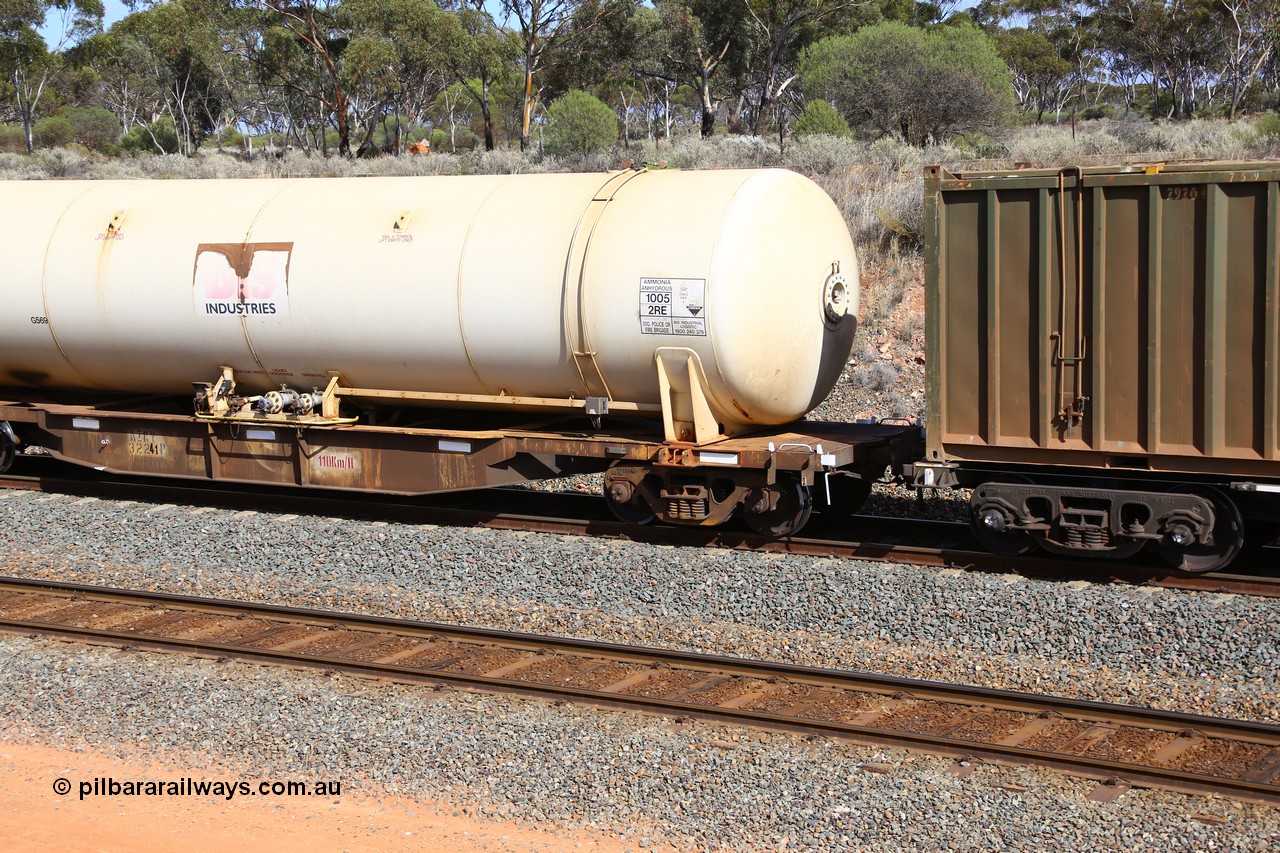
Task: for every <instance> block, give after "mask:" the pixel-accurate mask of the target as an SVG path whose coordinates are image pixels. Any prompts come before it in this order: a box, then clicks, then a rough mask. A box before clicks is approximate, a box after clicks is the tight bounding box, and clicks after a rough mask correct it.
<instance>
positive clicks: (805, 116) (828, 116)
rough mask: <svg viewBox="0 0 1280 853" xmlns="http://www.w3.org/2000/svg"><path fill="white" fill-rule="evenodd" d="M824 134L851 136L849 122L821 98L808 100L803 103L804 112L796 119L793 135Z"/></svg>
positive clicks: (797, 136) (798, 136)
mask: <svg viewBox="0 0 1280 853" xmlns="http://www.w3.org/2000/svg"><path fill="white" fill-rule="evenodd" d="M815 134H825V135H826V136H842V137H843V136H852V135H853V131H851V130H849V122H847V121H845V119H844V116H842V115H840V111H839V110H837V109H836V108H835V107H833V106H831V104H830V103H828V102H827V101H823V100H817V101H810V102H809V103H807V104H805V106H804V112H802V113H801V114H800V117H799V118H798V119H796V129H795V135H796V138H797V139H799V138H800V137H803V136H813V135H815Z"/></svg>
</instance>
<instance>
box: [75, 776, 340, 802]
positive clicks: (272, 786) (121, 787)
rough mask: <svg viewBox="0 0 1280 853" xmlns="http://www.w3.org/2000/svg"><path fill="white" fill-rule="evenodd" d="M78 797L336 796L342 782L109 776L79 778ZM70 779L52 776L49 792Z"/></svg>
mask: <svg viewBox="0 0 1280 853" xmlns="http://www.w3.org/2000/svg"><path fill="white" fill-rule="evenodd" d="M77 787H78V789H79V792H80V799H82V800H83V799H84V798H85V797H221V798H223V799H225V800H231V799H234V798H235V797H257V796H265V797H339V796H342V782H340V781H337V780H323V781H318V782H271V781H266V782H258V783H253V782H242V781H238V780H236V781H216V782H208V781H205V780H203V779H192V778H191V777H190V776H185V777H183V778H181V779H168V780H157V779H141V780H140V779H126V780H124V781H118V780H116V779H114V778H112V777H110V776H99V777H96V778H94V779H86V780H82V781H81V782H79V783H78V785H77ZM71 788H72V785H71V781H70V780H69V779H65V778H61V777H60V778H58V779H55V780H54V782H53V791H54V793H55V794H58V795H59V796H65V795H67V794H69V793H71Z"/></svg>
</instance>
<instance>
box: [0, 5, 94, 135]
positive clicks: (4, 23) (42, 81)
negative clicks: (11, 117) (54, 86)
mask: <svg viewBox="0 0 1280 853" xmlns="http://www.w3.org/2000/svg"><path fill="white" fill-rule="evenodd" d="M102 15H103V10H102V0H0V73H3V75H4V80H5V82H6V83H7V84H8V88H9V90H10V97H11V98H12V101H13V105H14V112H15V113H16V114H17V116H18V119H19V120H20V121H21V122H22V132H23V137H24V138H25V140H26V145H27V153H28V154H30V153H31V151H32V150H33V148H34V137H33V135H32V125H33V124H34V122H35V116H36V113H37V111H38V110H39V108H40V102H41V101H42V100H44V98H45V96H46V95H48V94H49V85H50V83H51V82H52V81H53V79H54V77H55V76H56V75H57V74H58V72H59V71H61V70H62V68H63V67H64V65H65V55H64V51H65V50H66V49H67V48H68V47H70V46H72V45H73V44H75V43H76V42H78V41H81V40H83V39H84V38H86V37H88V36H90V35H92V34H93V33H95V32H97V31H98V30H100V29H101V28H102ZM51 16H53V17H56V18H57V21H56V23H55V24H54V25H53V27H52V31H53V32H54V44H53V47H52V49H50V47H49V45H48V44H46V42H45V40H44V37H43V36H42V35H40V30H41V28H44V27H46V25H47V24H48V22H49V18H50V17H51Z"/></svg>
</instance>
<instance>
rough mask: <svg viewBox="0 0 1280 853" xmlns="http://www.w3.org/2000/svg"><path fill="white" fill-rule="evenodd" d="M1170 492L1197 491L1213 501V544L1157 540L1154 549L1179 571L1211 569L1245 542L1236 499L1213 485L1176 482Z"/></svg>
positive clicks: (1191, 493) (1232, 555)
mask: <svg viewBox="0 0 1280 853" xmlns="http://www.w3.org/2000/svg"><path fill="white" fill-rule="evenodd" d="M1170 491H1172V492H1180V493H1182V494H1188V495H1199V496H1200V497H1202V498H1207V499H1208V500H1209V502H1210V503H1212V504H1213V518H1214V521H1213V544H1212V545H1201V544H1198V543H1197V544H1195V545H1191V546H1190V547H1187V548H1180V547H1178V546H1177V545H1172V544H1165V543H1159V544H1157V545H1155V546H1154V547H1155V549H1156V553H1157V554H1159V555H1160V558H1161V559H1162V560H1164V561H1165V563H1167V564H1168V565H1169V566H1171V567H1172V568H1174V569H1176V570H1178V571H1180V572H1195V573H1199V572H1212V571H1214V570H1216V569H1220V568H1222V567H1223V566H1225V565H1227V564H1228V563H1230V562H1231V561H1232V560H1234V559H1235V558H1236V555H1238V554H1239V553H1240V549H1241V548H1242V547H1243V546H1244V519H1243V518H1242V517H1241V516H1240V510H1239V509H1237V508H1236V505H1235V502H1234V501H1232V500H1231V499H1230V498H1229V497H1227V496H1226V495H1225V494H1223V493H1222V492H1221V491H1219V490H1218V489H1215V488H1214V487H1212V486H1175V487H1174V488H1172V489H1170Z"/></svg>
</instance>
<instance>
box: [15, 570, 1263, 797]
mask: <svg viewBox="0 0 1280 853" xmlns="http://www.w3.org/2000/svg"><path fill="white" fill-rule="evenodd" d="M0 630H5V631H9V632H16V633H21V634H38V635H44V636H53V637H60V638H66V639H73V640H77V641H83V642H90V643H98V644H107V645H112V646H119V647H126V648H139V649H152V650H163V651H170V652H173V651H178V652H185V653H193V654H197V655H205V656H216V657H218V658H236V659H243V660H250V661H257V662H268V663H274V664H283V665H289V666H301V667H310V668H320V669H323V670H329V671H341V672H346V673H351V674H355V675H359V676H364V677H374V678H382V679H387V680H393V681H398V682H409V683H425V684H431V685H451V686H454V687H458V688H463V689H476V690H482V691H505V692H517V693H523V694H529V695H534V696H538V697H542V698H547V699H551V700H554V701H570V702H576V703H587V704H594V705H602V706H608V707H616V708H624V709H628V710H633V711H642V712H649V713H659V714H663V715H668V716H675V717H677V718H678V719H679V718H701V719H711V720H717V721H722V722H727V723H733V724H739V725H746V726H750V727H759V728H768V729H780V730H787V731H793V732H800V733H805V734H809V735H818V736H830V737H840V738H847V739H852V740H855V741H858V742H862V743H869V744H884V745H892V746H897V747H906V748H910V749H916V750H920V751H924V752H929V753H935V754H944V755H952V756H956V757H958V758H961V759H964V760H962V761H961V762H958V763H957V765H956V766H955V767H956V772H958V773H961V774H963V773H964V772H967V770H966V768H967V767H970V766H972V764H973V762H975V761H992V762H1001V763H1016V764H1031V765H1039V766H1044V767H1050V768H1056V769H1058V770H1062V771H1065V772H1067V773H1070V774H1073V775H1079V776H1083V777H1086V778H1093V779H1097V780H1100V781H1101V782H1102V784H1101V785H1099V787H1098V788H1097V789H1096V790H1095V792H1094V797H1095V798H1097V799H1110V798H1113V797H1115V796H1118V795H1119V794H1120V793H1122V792H1123V791H1125V790H1127V789H1128V788H1130V787H1133V786H1138V787H1158V788H1165V789H1171V790H1178V791H1184V792H1195V793H1213V794H1219V795H1223V796H1228V797H1232V798H1235V799H1242V800H1249V801H1256V802H1263V803H1268V804H1276V805H1280V726H1275V725H1268V724H1262V723H1251V722H1243V721H1233V720H1221V719H1213V718H1209V717H1201V716H1195V715H1189V714H1179V713H1172V712H1167V711H1153V710H1148V709H1142V708H1134V707H1127V706H1121V705H1110V704H1103V703H1091V702H1084V701H1079V700H1072V699H1062V698H1055V697H1045V696H1035V695H1029V694H1025V693H1015V692H1007V691H999V690H990V689H983V688H974V687H965V686H957V685H948V684H941V683H937V682H929V681H917V680H911V679H903V678H894V677H887V676H879V675H872V674H867V673H858V672H845V671H828V670H821V669H816V668H812V667H801V666H790V665H783V664H776V663H767V662H760V661H749V660H742V659H737V658H728V657H720V656H711V655H698V654H692V653H686V652H676V651H668V650H661V649H649V648H633V647H627V646H620V645H614V644H609V643H596V642H588V641H584V640H571V639H561V638H554V637H546V636H537V635H527V634H516V633H510V632H504V631H494V630H487V629H478V628H464V627H457V626H451V625H439V624H431V623H420V622H410V621H402V620H395V619H386V618H378V617H369V616H357V615H351V614H344V613H331V612H325V611H317V610H305V609H299V608H291V607H277V606H269V605H261V604H248V603H244V602H238V601H223V600H213V599H201V598H193V597H187V596H178V595H172V594H165V593H155V592H138V591H128V590H118V589H109V588H103V587H92V586H84V585H80V584H63V583H53V582H46V581H28V580H19V579H13V578H0Z"/></svg>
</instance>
